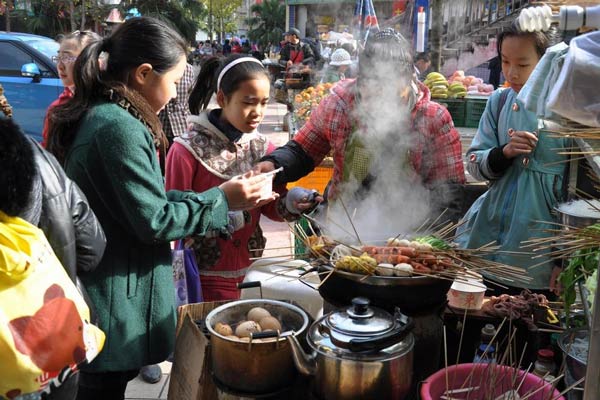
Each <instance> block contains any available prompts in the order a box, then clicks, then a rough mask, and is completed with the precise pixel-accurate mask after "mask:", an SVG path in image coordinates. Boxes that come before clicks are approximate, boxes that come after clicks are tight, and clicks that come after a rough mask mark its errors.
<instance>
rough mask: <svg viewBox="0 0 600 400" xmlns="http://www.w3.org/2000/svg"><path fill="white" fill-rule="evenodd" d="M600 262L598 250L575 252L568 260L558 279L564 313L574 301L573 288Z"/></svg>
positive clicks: (574, 290)
mask: <svg viewBox="0 0 600 400" xmlns="http://www.w3.org/2000/svg"><path fill="white" fill-rule="evenodd" d="M593 227H595V228H594V229H597V228H598V226H597V224H596V225H592V226H590V227H589V228H587V229H591V228H593ZM598 262H600V248H595V249H585V250H577V251H576V252H574V253H573V255H572V257H571V258H570V259H569V264H568V265H567V266H566V267H565V268H564V269H563V271H562V272H561V274H560V275H559V277H558V280H559V281H560V283H561V285H562V293H561V297H562V300H563V302H564V304H565V312H566V313H567V315H568V314H569V310H570V309H571V306H572V305H573V303H575V299H576V289H575V286H576V285H577V282H579V281H585V280H586V279H587V278H588V277H589V276H590V275H591V274H592V273H593V272H594V271H595V270H596V269H597V268H598Z"/></svg>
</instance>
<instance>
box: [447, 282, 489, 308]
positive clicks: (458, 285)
mask: <svg viewBox="0 0 600 400" xmlns="http://www.w3.org/2000/svg"><path fill="white" fill-rule="evenodd" d="M486 289H487V287H486V286H485V285H484V284H483V282H481V281H478V280H474V279H467V280H466V281H462V280H461V281H454V282H453V283H452V286H450V291H449V292H448V302H449V305H450V307H453V308H459V309H461V310H480V309H481V306H482V305H483V298H484V296H485V291H486Z"/></svg>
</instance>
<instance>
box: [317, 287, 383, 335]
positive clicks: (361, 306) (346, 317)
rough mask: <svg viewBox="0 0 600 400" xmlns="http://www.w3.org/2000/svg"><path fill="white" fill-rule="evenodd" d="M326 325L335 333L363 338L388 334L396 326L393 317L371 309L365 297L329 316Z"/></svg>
mask: <svg viewBox="0 0 600 400" xmlns="http://www.w3.org/2000/svg"><path fill="white" fill-rule="evenodd" d="M325 323H326V324H327V325H328V327H329V328H330V329H332V330H334V331H337V332H340V333H343V334H345V335H348V336H361V337H362V336H365V335H369V336H373V335H380V334H383V333H387V332H389V331H390V329H391V328H392V327H393V326H394V320H393V318H392V316H391V315H390V314H389V313H388V312H386V311H384V310H381V309H379V308H373V307H369V299H367V298H365V297H355V298H354V299H352V306H351V307H349V308H347V309H345V310H341V311H338V312H333V313H331V314H329V316H328V317H327V319H326V321H325Z"/></svg>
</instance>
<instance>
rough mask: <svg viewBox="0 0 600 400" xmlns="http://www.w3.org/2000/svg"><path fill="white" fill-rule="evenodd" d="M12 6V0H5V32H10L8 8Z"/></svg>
mask: <svg viewBox="0 0 600 400" xmlns="http://www.w3.org/2000/svg"><path fill="white" fill-rule="evenodd" d="M12 6H13V2H12V0H6V3H5V8H4V18H5V20H6V32H10V9H11V8H12Z"/></svg>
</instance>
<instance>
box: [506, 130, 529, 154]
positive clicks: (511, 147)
mask: <svg viewBox="0 0 600 400" xmlns="http://www.w3.org/2000/svg"><path fill="white" fill-rule="evenodd" d="M508 136H510V141H509V142H508V144H507V145H506V146H504V148H503V149H502V152H503V153H504V156H505V157H506V158H515V157H517V156H519V155H521V154H529V153H531V152H532V151H533V149H534V148H535V146H536V145H537V142H538V138H537V136H535V134H533V133H531V132H527V131H515V130H514V129H509V130H508Z"/></svg>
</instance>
